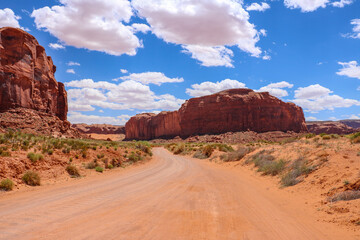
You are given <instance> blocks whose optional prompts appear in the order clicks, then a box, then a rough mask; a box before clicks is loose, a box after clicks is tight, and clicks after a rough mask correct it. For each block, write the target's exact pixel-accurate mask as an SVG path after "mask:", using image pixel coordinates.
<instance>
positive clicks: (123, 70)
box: [120, 69, 128, 74]
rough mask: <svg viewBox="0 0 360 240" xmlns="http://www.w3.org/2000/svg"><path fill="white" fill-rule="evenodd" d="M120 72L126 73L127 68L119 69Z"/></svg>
mask: <svg viewBox="0 0 360 240" xmlns="http://www.w3.org/2000/svg"><path fill="white" fill-rule="evenodd" d="M120 72H121V73H124V74H126V73H128V70H126V69H120Z"/></svg>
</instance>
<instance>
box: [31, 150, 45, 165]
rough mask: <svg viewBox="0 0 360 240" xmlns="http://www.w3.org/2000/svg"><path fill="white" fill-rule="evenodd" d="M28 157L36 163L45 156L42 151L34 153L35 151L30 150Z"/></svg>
mask: <svg viewBox="0 0 360 240" xmlns="http://www.w3.org/2000/svg"><path fill="white" fill-rule="evenodd" d="M27 158H28V159H30V160H31V162H33V163H35V162H37V161H39V160H43V159H44V156H43V155H42V154H40V153H33V152H30V153H28V155H27Z"/></svg>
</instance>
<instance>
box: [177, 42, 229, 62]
mask: <svg viewBox="0 0 360 240" xmlns="http://www.w3.org/2000/svg"><path fill="white" fill-rule="evenodd" d="M183 49H184V50H183V51H182V52H184V53H187V54H190V55H191V58H193V59H196V60H199V61H200V62H201V65H202V66H206V67H211V66H213V67H216V66H225V67H234V66H233V65H232V63H231V62H232V60H231V57H232V56H234V53H233V51H231V50H230V49H228V48H226V47H224V46H220V47H206V46H200V45H187V46H183Z"/></svg>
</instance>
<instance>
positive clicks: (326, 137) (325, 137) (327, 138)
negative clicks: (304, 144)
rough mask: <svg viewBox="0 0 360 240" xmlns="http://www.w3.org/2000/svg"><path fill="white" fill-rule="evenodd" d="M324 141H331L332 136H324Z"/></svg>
mask: <svg viewBox="0 0 360 240" xmlns="http://www.w3.org/2000/svg"><path fill="white" fill-rule="evenodd" d="M322 139H323V140H329V139H331V136H330V135H323V136H322Z"/></svg>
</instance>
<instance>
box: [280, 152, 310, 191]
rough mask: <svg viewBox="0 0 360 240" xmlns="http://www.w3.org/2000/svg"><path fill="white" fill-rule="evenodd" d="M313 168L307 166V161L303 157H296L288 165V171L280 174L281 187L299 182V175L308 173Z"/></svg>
mask: <svg viewBox="0 0 360 240" xmlns="http://www.w3.org/2000/svg"><path fill="white" fill-rule="evenodd" d="M314 170H315V167H314V166H308V163H307V161H306V160H304V159H303V158H298V159H296V160H295V161H294V162H293V163H292V164H291V165H290V167H289V171H288V172H287V173H286V174H285V175H283V176H282V178H281V185H282V186H283V187H290V186H294V185H296V184H298V183H299V182H300V180H299V177H300V176H301V175H308V174H310V173H311V172H312V171H314Z"/></svg>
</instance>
